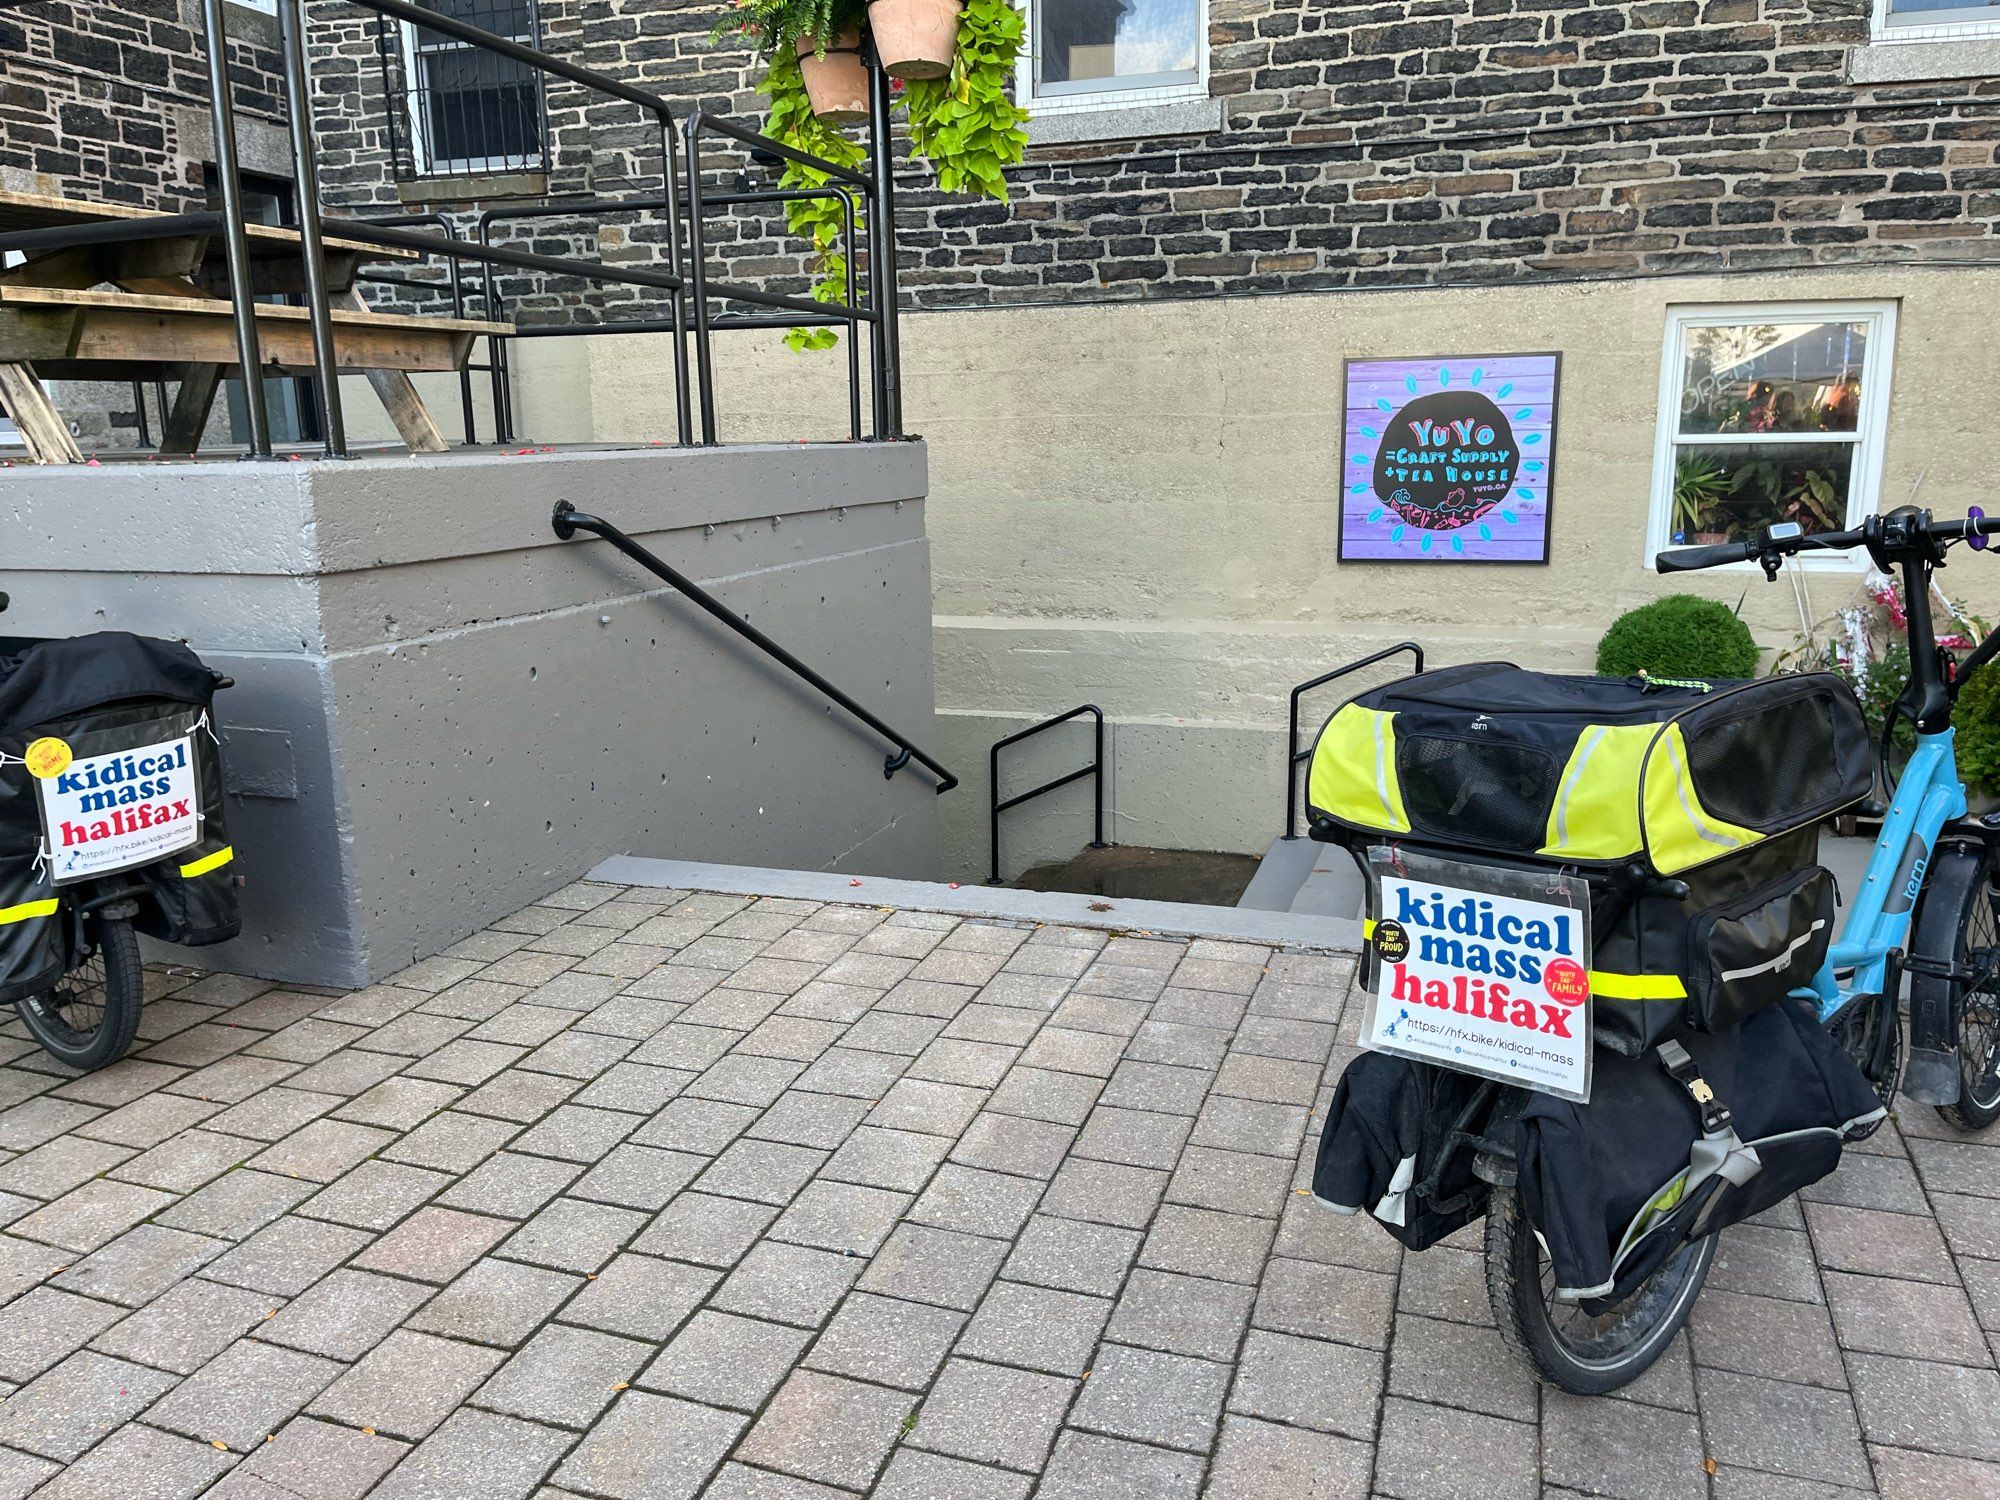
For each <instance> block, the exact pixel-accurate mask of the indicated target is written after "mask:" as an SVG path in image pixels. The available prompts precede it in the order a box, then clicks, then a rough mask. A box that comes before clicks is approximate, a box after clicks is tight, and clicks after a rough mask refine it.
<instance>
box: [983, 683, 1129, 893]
mask: <svg viewBox="0 0 2000 1500" xmlns="http://www.w3.org/2000/svg"><path fill="white" fill-rule="evenodd" d="M1085 714H1088V715H1089V716H1090V717H1091V719H1092V720H1093V721H1094V724H1095V729H1094V731H1093V736H1092V750H1091V759H1090V764H1089V765H1087V766H1083V767H1081V768H1080V769H1078V770H1075V771H1071V772H1069V773H1068V774H1067V775H1063V776H1058V777H1056V779H1055V780H1053V781H1046V782H1043V783H1042V785H1040V786H1038V787H1034V788H1032V789H1030V790H1029V791H1025V792H1018V793H1016V794H1015V795H1014V796H1012V797H1009V798H1007V799H1006V800H1005V801H1004V802H1003V801H1002V800H1001V799H1000V752H1001V751H1002V750H1005V749H1006V748H1007V747H1008V746H1009V745H1018V744H1020V743H1021V741H1023V740H1026V739H1033V738H1034V737H1035V736H1036V735H1038V734H1040V733H1042V732H1043V731H1044V730H1047V729H1054V728H1055V727H1056V726H1057V725H1059V724H1067V723H1069V721H1070V720H1072V719H1078V718H1082V717H1083V716H1084V715H1085ZM1086 776H1089V777H1092V778H1093V779H1094V782H1095V785H1094V786H1093V788H1092V790H1093V792H1094V793H1095V800H1094V802H1093V804H1092V814H1093V816H1092V821H1091V838H1090V847H1091V848H1093V849H1104V848H1108V847H1109V846H1108V845H1107V844H1106V843H1105V842H1104V710H1103V709H1101V708H1099V707H1098V706H1097V705H1096V704H1095V703H1079V704H1078V705H1077V706H1076V707H1075V708H1072V709H1071V710H1070V711H1069V712H1068V713H1066V714H1057V715H1056V716H1055V717H1054V718H1053V719H1044V720H1043V721H1042V722H1041V723H1039V724H1030V725H1029V726H1028V727H1027V728H1026V729H1023V730H1019V731H1018V732H1016V733H1014V734H1010V735H1008V736H1007V737H1006V738H1005V739H998V740H995V741H994V742H993V748H992V749H990V750H988V751H987V752H986V831H987V837H988V844H989V847H990V849H991V852H992V856H993V863H992V874H991V875H990V876H989V877H988V879H987V881H986V883H987V884H988V885H998V884H1000V814H1002V813H1003V812H1006V811H1007V810H1008V809H1009V808H1011V807H1019V806H1020V805H1021V804H1022V803H1023V802H1032V801H1034V800H1035V798H1037V797H1039V796H1041V795H1042V794H1043V793H1045V792H1053V791H1054V790H1056V788H1057V787H1065V786H1068V785H1069V784H1070V783H1071V782H1072V781H1081V780H1083V778H1084V777H1086Z"/></svg>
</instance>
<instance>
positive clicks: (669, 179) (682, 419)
mask: <svg viewBox="0 0 2000 1500" xmlns="http://www.w3.org/2000/svg"><path fill="white" fill-rule="evenodd" d="M659 115H660V175H661V176H662V177H663V178H664V179H665V180H666V191H667V269H668V270H669V271H672V272H673V273H674V275H675V276H677V277H679V278H680V279H681V280H682V281H683V283H685V281H686V279H687V278H686V275H685V272H684V270H683V267H682V259H681V235H682V234H683V233H684V232H685V231H684V227H683V225H682V223H681V189H680V154H679V153H678V152H677V151H675V150H674V117H673V116H672V115H671V114H670V113H668V112H667V110H666V109H664V108H662V109H661V110H660V112H659ZM687 297H688V294H687V287H686V286H685V285H683V286H682V288H681V289H680V290H679V291H677V292H675V293H674V427H675V431H676V432H677V433H678V434H679V438H680V444H681V446H682V447H683V448H685V447H687V446H688V445H689V444H690V443H692V442H693V441H694V416H693V413H692V412H690V411H689V409H688V350H687V333H688V328H687ZM849 300H852V299H849Z"/></svg>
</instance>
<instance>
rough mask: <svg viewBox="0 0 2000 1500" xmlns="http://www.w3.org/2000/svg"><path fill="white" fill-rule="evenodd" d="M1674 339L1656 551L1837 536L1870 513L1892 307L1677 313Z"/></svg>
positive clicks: (1667, 373) (1664, 401)
mask: <svg viewBox="0 0 2000 1500" xmlns="http://www.w3.org/2000/svg"><path fill="white" fill-rule="evenodd" d="M1667 333H1668V346H1667V351H1666V360H1665V367H1664V371H1663V379H1662V384H1661V392H1660V405H1661V435H1660V450H1661V451H1660V465H1659V473H1658V476H1657V478H1656V491H1655V497H1654V528H1653V529H1654V538H1653V540H1654V542H1655V544H1656V545H1657V546H1685V545H1692V544H1706V543H1711V542H1723V541H1737V540H1741V539H1742V538H1745V537H1748V536H1751V535H1753V534H1754V533H1755V532H1756V531H1757V530H1758V529H1759V528H1761V527H1764V526H1768V525H1770V524H1772V523H1773V522H1777V521H1792V522H1796V523H1797V524H1798V525H1800V526H1802V527H1803V528H1805V530H1807V531H1808V532H1813V531H1839V530H1842V529H1844V528H1846V527H1848V526H1850V525H1853V524H1856V522H1857V521H1858V520H1859V518H1860V517H1861V516H1863V515H1867V514H1869V513H1870V512H1872V511H1873V510H1874V509H1875V508H1876V507H1875V499H1876V484H1877V481H1878V478H1879V473H1880V467H1881V450H1882V429H1883V426H1884V423H1885V421H1886V416H1887V409H1888V402H1887V392H1888V382H1889V360H1890V346H1891V344H1892V343H1893V339H1894V310H1893V309H1892V308H1890V307H1888V306H1886V305H1881V304H1861V305H1855V306H1816V305H1812V304H1797V305H1791V306H1775V307H1768V308H1758V307H1745V308H1729V309H1720V310H1717V309H1707V308H1702V309H1676V310H1675V312H1674V313H1673V314H1672V315H1671V317H1670V319H1669V323H1668V330H1667Z"/></svg>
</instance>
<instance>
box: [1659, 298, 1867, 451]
mask: <svg viewBox="0 0 2000 1500" xmlns="http://www.w3.org/2000/svg"><path fill="white" fill-rule="evenodd" d="M1867 356H1868V326H1867V325H1866V324H1865V323H1845V322H1836V323H1818V322H1796V323H1732V324H1728V325H1726V326H1723V327H1699V326H1697V327H1691V328H1688V329H1687V330H1686V331H1685V333H1684V334H1683V337H1682V344H1681V426H1680V430H1681V431H1682V432H1685V433H1697V432H1715V433H1725V432H1853V431H1855V430H1856V429H1857V428H1858V426H1859V425H1860V418H1861V380H1862V371H1863V367H1864V365H1865V364H1866V361H1867Z"/></svg>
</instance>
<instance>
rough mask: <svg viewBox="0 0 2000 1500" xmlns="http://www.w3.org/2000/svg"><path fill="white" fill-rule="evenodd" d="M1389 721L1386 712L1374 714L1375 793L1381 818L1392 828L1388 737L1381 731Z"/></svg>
mask: <svg viewBox="0 0 2000 1500" xmlns="http://www.w3.org/2000/svg"><path fill="white" fill-rule="evenodd" d="M1388 723H1389V719H1388V716H1387V715H1386V714H1381V713H1377V714H1376V715H1375V795H1376V796H1378V797H1380V798H1381V799H1382V819H1383V821H1384V822H1386V823H1388V824H1389V825H1390V826H1391V827H1392V828H1393V827H1394V826H1395V823H1396V809H1395V808H1393V807H1391V806H1390V805H1389V737H1388V735H1387V734H1385V733H1384V732H1383V730H1384V729H1385V728H1386V727H1387V725H1388Z"/></svg>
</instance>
